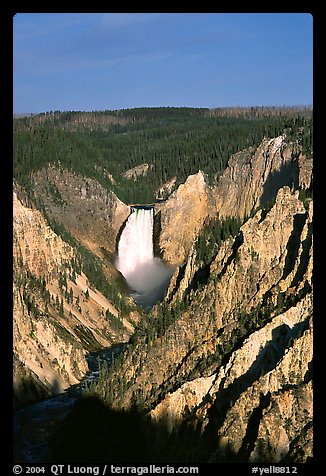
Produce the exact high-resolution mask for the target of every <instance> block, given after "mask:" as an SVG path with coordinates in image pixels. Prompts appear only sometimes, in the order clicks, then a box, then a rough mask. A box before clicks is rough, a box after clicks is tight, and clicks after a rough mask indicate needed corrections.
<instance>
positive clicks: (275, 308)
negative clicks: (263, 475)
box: [94, 187, 313, 462]
mask: <svg viewBox="0 0 326 476" xmlns="http://www.w3.org/2000/svg"><path fill="white" fill-rule="evenodd" d="M312 213H313V208H312V201H311V200H307V201H306V202H305V203H303V202H302V201H301V200H300V199H299V192H298V191H294V192H293V191H291V190H290V188H289V187H283V188H281V189H280V190H279V191H278V193H277V197H276V201H275V204H274V206H272V208H271V209H270V210H269V211H263V210H258V211H257V213H255V214H254V215H253V217H252V218H250V219H248V220H247V221H246V222H245V223H244V224H243V225H242V227H241V228H240V231H239V233H238V235H237V236H236V237H234V238H233V237H230V238H228V239H227V240H226V241H224V242H223V243H222V244H221V246H220V248H219V250H218V252H217V255H216V256H215V257H214V258H213V260H212V262H211V263H210V264H209V270H208V273H206V274H205V280H203V279H200V280H198V273H199V271H200V267H198V262H197V264H196V265H194V263H195V248H193V249H192V253H191V254H190V258H189V261H188V262H187V263H186V266H185V272H184V275H183V276H182V275H181V276H179V277H178V276H175V279H174V284H173V285H171V288H170V295H169V296H168V297H167V301H168V302H169V301H170V302H171V304H168V302H165V303H164V304H163V305H160V306H156V307H155V308H154V309H153V310H152V313H151V316H150V319H149V320H148V323H147V328H146V333H145V335H144V332H143V331H142V333H141V334H137V337H138V339H135V340H134V343H133V344H131V345H130V347H129V349H128V350H127V351H126V352H125V354H124V359H123V363H122V364H121V366H120V367H119V368H117V371H116V373H115V372H114V371H111V373H109V374H108V381H107V382H102V383H101V384H98V385H97V387H96V386H95V387H94V392H95V394H96V395H99V396H100V397H101V398H102V399H104V400H106V401H107V403H109V404H110V405H111V407H112V408H115V409H120V410H121V409H125V410H128V409H130V408H134V407H135V406H136V407H137V406H138V408H140V409H141V410H142V411H143V412H145V411H147V414H148V415H149V416H150V417H151V419H152V421H155V422H156V424H157V428H162V427H165V428H167V430H168V432H169V434H170V440H168V441H169V443H168V444H167V447H166V446H165V444H166V442H164V441H165V440H164V441H163V440H162V441H161V440H160V436H159V434H158V436H157V438H158V440H157V441H158V442H159V443H158V445H161V447H162V448H163V449H161V453H159V454H161V456H162V458H164V451H167V448H171V446H173V442H174V441H178V442H179V441H183V438H185V441H187V445H190V449H189V451H188V453H187V455H186V456H185V455H184V454H183V453H182V450H181V449H180V452H179V453H178V454H177V456H175V457H176V458H178V459H177V460H176V461H178V462H182V461H188V462H189V461H191V462H194V461H196V462H204V461H207V462H216V461H224V460H226V461H229V460H230V459H232V461H233V460H236V461H252V462H253V461H263V462H266V461H271V462H280V461H286V462H289V461H309V459H310V458H311V456H312V446H311V431H312V383H311V379H312V375H311V365H312V332H313V329H312V219H313V215H312ZM206 271H207V270H206ZM171 296H173V299H172V300H171ZM121 376H123V379H122V377H121ZM117 395H120V398H116V396H117ZM294 408H295V409H294ZM158 431H159V430H158ZM176 435H177V436H176ZM187 435H188V436H187ZM189 435H192V436H191V437H190V436H189ZM301 443H302V444H301ZM185 444H186V443H185ZM180 446H181V447H182V444H181V445H180ZM156 449H157V448H156ZM157 451H159V450H157ZM170 461H171V460H170Z"/></svg>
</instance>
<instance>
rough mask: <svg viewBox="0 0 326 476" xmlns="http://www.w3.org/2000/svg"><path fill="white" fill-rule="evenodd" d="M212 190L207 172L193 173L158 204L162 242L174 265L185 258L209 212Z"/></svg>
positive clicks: (161, 244)
mask: <svg viewBox="0 0 326 476" xmlns="http://www.w3.org/2000/svg"><path fill="white" fill-rule="evenodd" d="M208 194H209V192H208V186H207V184H206V181H205V178H204V174H203V173H202V172H198V174H195V175H190V177H188V179H187V180H186V182H185V183H184V184H182V185H180V186H179V187H178V189H177V190H176V191H175V192H173V194H172V195H170V197H169V199H168V200H167V201H166V202H164V203H162V204H158V205H156V206H155V210H156V213H158V214H159V216H160V226H161V234H160V240H159V246H160V249H161V251H162V254H163V258H164V259H165V261H167V262H168V263H170V264H171V265H174V266H175V265H177V266H178V265H180V264H182V263H183V262H184V260H185V258H186V256H187V254H188V253H189V250H190V247H191V245H192V243H193V241H194V238H195V236H196V234H197V232H198V229H199V228H200V227H201V225H202V223H203V220H204V218H205V217H206V216H207V215H208V214H209V210H210V208H209V195H208Z"/></svg>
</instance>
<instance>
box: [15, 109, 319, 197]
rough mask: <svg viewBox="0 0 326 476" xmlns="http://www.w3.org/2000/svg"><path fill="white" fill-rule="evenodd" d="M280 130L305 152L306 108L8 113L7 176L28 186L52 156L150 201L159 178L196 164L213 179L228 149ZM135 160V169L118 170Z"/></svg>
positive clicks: (308, 149) (121, 192) (181, 177)
mask: <svg viewBox="0 0 326 476" xmlns="http://www.w3.org/2000/svg"><path fill="white" fill-rule="evenodd" d="M283 133H286V135H287V137H288V139H289V140H291V138H294V137H295V138H297V139H298V140H299V141H300V142H301V144H302V147H303V152H304V154H306V155H307V156H309V155H311V153H312V147H313V145H312V109H310V108H308V107H283V108H277V107H270V108H268V107H252V108H221V109H206V108H183V107H182V108H174V107H171V108H165V107H162V108H139V109H125V110H117V111H109V110H107V111H95V112H79V111H74V112H60V111H54V112H53V111H50V112H47V113H42V114H35V115H30V116H26V117H16V118H14V178H15V180H16V181H17V183H19V184H20V185H22V186H23V187H24V188H25V190H26V191H27V193H28V191H29V190H31V189H32V180H33V178H32V177H33V172H34V171H36V170H39V169H41V168H42V167H45V166H46V165H47V164H49V163H54V164H55V163H57V164H60V165H61V166H62V167H63V168H66V169H68V170H71V171H73V172H75V173H78V174H81V175H83V176H87V177H90V178H94V179H97V180H98V181H99V182H100V183H101V184H102V185H103V186H104V187H105V188H107V189H109V190H112V191H114V192H115V193H116V194H117V195H118V197H119V198H120V199H121V200H123V201H124V202H125V203H151V202H153V201H154V200H155V198H156V197H157V191H158V189H159V188H160V187H161V186H162V185H163V184H164V183H166V182H168V181H170V180H172V179H174V178H176V181H175V186H177V185H179V184H180V183H182V182H184V181H185V180H186V179H187V177H188V176H189V175H191V174H194V173H197V172H198V170H202V171H203V172H204V173H205V174H207V176H208V179H209V180H210V182H211V183H214V182H215V181H216V180H218V177H219V175H220V174H221V173H222V172H223V170H224V169H225V167H226V166H227V162H228V159H229V158H230V156H231V155H232V154H234V153H235V152H238V151H240V150H243V149H245V148H248V147H257V146H258V145H259V143H260V142H261V141H262V139H263V138H264V137H267V138H273V137H276V136H278V135H280V134H283ZM143 164H147V165H146V166H145V168H144V169H143V172H138V173H136V174H135V175H133V176H130V175H128V174H127V175H125V173H126V172H127V171H128V170H130V169H133V168H134V167H137V166H139V165H143ZM54 193H55V191H54ZM161 198H164V196H163V197H162V196H161Z"/></svg>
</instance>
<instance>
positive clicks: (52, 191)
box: [34, 165, 130, 271]
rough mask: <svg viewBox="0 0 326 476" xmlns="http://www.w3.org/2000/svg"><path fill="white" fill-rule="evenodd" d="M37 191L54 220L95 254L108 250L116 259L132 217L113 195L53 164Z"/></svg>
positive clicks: (38, 180)
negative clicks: (122, 232)
mask: <svg viewBox="0 0 326 476" xmlns="http://www.w3.org/2000/svg"><path fill="white" fill-rule="evenodd" d="M34 190H35V194H36V197H37V198H38V199H39V200H41V201H42V202H43V204H44V206H45V209H46V212H47V214H48V215H49V217H50V219H54V220H56V221H57V222H58V223H60V224H61V225H62V226H63V227H64V228H65V229H66V230H67V231H68V232H69V233H70V234H71V235H72V236H74V237H75V238H77V239H78V240H79V241H80V243H81V244H82V245H84V246H85V247H86V248H88V249H90V250H91V251H93V252H94V253H96V254H98V255H100V256H102V255H103V250H104V252H105V251H106V252H108V253H109V255H111V256H113V254H114V253H115V251H116V240H117V236H118V233H119V230H120V228H121V226H122V224H123V223H124V221H125V220H126V219H127V218H128V216H129V214H130V209H129V207H128V206H127V205H125V204H124V203H123V202H121V200H119V199H118V197H117V196H116V195H115V194H114V193H113V192H110V191H107V190H105V189H104V188H103V187H102V186H101V185H100V184H99V183H98V182H97V181H96V180H93V179H90V178H85V177H82V176H80V175H76V174H73V173H71V172H69V171H68V170H65V169H62V168H57V167H54V166H51V165H49V166H48V167H47V168H45V169H42V170H41V171H39V172H37V173H36V174H35V177H34ZM111 271H112V269H111Z"/></svg>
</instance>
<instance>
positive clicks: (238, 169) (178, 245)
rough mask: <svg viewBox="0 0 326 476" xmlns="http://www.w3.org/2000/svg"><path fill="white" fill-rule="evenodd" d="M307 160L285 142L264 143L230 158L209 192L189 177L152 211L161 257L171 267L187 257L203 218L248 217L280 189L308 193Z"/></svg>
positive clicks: (282, 139) (309, 161)
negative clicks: (156, 225)
mask: <svg viewBox="0 0 326 476" xmlns="http://www.w3.org/2000/svg"><path fill="white" fill-rule="evenodd" d="M312 171H313V169H312V159H307V158H306V157H305V156H304V155H303V154H302V151H301V148H300V147H299V145H298V144H297V143H293V142H291V141H289V140H288V139H287V138H286V136H279V137H276V138H274V139H264V140H263V141H262V143H261V144H260V146H259V147H258V148H257V149H254V148H249V149H247V150H244V151H240V152H238V153H236V154H234V155H233V156H232V157H231V158H230V159H229V162H228V166H227V168H226V170H225V171H224V173H223V174H222V175H221V176H220V177H219V180H218V183H217V185H215V186H209V185H208V183H207V179H206V178H205V175H204V174H203V173H202V172H198V173H197V174H195V175H192V176H190V177H189V178H188V179H187V181H186V182H185V183H184V184H182V185H180V186H179V187H178V189H177V190H176V191H175V192H173V193H172V195H170V197H169V198H168V199H167V200H166V201H165V202H164V203H161V204H158V205H156V206H155V209H156V213H157V215H158V219H160V226H161V235H160V238H159V246H160V249H161V252H162V257H163V259H165V260H166V261H168V262H169V263H171V264H172V265H175V266H180V265H181V264H183V263H184V262H185V261H186V259H187V258H188V256H189V253H190V250H191V247H192V244H193V242H194V238H195V237H196V236H197V234H198V231H199V229H200V228H201V226H202V224H203V223H204V221H205V219H207V217H216V216H218V217H219V218H220V219H223V218H226V217H239V218H240V219H242V220H243V219H244V218H247V217H249V216H250V215H253V214H254V212H255V211H257V210H258V209H259V208H268V207H270V206H271V204H272V203H273V201H274V200H275V197H276V194H277V192H278V190H279V189H280V188H282V187H284V186H290V188H294V189H298V188H301V189H303V190H304V189H309V188H310V187H311V186H312Z"/></svg>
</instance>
